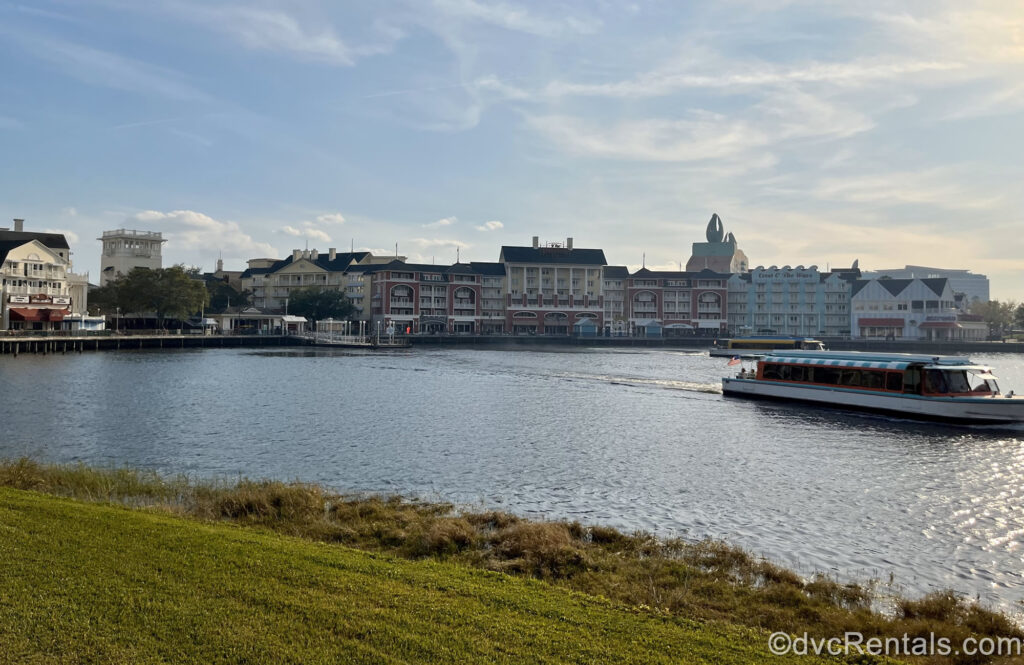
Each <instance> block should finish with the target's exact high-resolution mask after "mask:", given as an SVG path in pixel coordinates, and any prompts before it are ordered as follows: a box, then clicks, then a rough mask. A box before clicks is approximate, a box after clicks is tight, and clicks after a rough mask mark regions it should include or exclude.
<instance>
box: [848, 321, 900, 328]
mask: <svg viewBox="0 0 1024 665" xmlns="http://www.w3.org/2000/svg"><path fill="white" fill-rule="evenodd" d="M857 323H858V325H860V326H875V327H876V328H877V327H879V326H882V327H890V328H891V327H898V328H902V327H903V326H904V325H905V322H904V320H903V319H860V320H859V321H858V322H857Z"/></svg>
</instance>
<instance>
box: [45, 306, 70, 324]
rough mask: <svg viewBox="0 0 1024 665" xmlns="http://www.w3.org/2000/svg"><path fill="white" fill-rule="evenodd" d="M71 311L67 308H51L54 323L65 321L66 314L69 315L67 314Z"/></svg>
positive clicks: (50, 314)
mask: <svg viewBox="0 0 1024 665" xmlns="http://www.w3.org/2000/svg"><path fill="white" fill-rule="evenodd" d="M70 313H71V312H69V311H68V310H66V309H51V310H49V316H50V320H51V321H53V322H54V323H57V322H60V321H63V320H64V316H65V315H67V314H70Z"/></svg>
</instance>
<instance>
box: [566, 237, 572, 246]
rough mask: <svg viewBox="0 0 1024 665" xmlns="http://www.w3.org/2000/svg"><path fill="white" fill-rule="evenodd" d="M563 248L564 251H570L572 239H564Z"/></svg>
mask: <svg viewBox="0 0 1024 665" xmlns="http://www.w3.org/2000/svg"><path fill="white" fill-rule="evenodd" d="M565 248H566V249H572V238H566V239H565Z"/></svg>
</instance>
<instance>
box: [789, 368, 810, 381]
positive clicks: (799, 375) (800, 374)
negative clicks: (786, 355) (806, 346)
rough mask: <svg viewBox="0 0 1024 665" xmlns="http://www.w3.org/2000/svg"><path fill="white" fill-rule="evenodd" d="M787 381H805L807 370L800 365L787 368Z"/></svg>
mask: <svg viewBox="0 0 1024 665" xmlns="http://www.w3.org/2000/svg"><path fill="white" fill-rule="evenodd" d="M789 380H790V381H806V380H807V368H806V367H803V366H802V365H791V366H790V367H789Z"/></svg>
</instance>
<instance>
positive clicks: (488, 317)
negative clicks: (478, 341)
mask: <svg viewBox="0 0 1024 665" xmlns="http://www.w3.org/2000/svg"><path fill="white" fill-rule="evenodd" d="M469 265H470V266H472V268H473V270H475V271H476V272H477V274H479V275H480V333H481V334H483V335H500V334H502V333H504V332H505V264H504V263H489V262H485V261H472V262H470V264H469Z"/></svg>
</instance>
